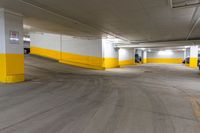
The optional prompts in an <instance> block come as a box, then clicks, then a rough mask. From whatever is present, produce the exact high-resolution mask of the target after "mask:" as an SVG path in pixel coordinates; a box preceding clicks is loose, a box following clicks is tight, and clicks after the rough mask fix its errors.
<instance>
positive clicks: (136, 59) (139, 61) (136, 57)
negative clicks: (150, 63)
mask: <svg viewBox="0 0 200 133" xmlns="http://www.w3.org/2000/svg"><path fill="white" fill-rule="evenodd" d="M135 62H136V63H141V62H142V57H140V56H139V55H138V54H135Z"/></svg>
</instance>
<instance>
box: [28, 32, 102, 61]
mask: <svg viewBox="0 0 200 133" xmlns="http://www.w3.org/2000/svg"><path fill="white" fill-rule="evenodd" d="M30 39H31V46H32V47H37V48H44V49H49V50H55V51H62V52H67V53H71V54H77V55H83V56H94V57H102V40H101V39H91V40H90V39H82V38H74V37H71V36H65V35H58V34H49V33H31V34H30Z"/></svg>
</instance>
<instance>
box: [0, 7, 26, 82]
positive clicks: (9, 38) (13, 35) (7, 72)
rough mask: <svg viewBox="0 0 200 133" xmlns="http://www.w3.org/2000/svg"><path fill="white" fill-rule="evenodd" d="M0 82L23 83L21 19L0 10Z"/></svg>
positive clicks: (19, 16) (11, 13) (16, 15)
mask: <svg viewBox="0 0 200 133" xmlns="http://www.w3.org/2000/svg"><path fill="white" fill-rule="evenodd" d="M0 36H1V39H0V82H3V83H16V82H21V81H24V55H23V18H22V16H21V15H18V14H15V13H13V12H9V11H6V10H5V9H0Z"/></svg>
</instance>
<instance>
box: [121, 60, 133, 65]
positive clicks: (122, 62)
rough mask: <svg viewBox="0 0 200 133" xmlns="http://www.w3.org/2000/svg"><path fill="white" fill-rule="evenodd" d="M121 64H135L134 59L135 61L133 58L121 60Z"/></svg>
mask: <svg viewBox="0 0 200 133" xmlns="http://www.w3.org/2000/svg"><path fill="white" fill-rule="evenodd" d="M119 65H120V66H127V65H134V61H133V59H131V60H123V61H119Z"/></svg>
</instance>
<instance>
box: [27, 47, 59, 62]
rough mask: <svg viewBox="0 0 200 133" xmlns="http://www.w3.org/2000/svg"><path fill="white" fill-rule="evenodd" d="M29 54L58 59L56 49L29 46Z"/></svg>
mask: <svg viewBox="0 0 200 133" xmlns="http://www.w3.org/2000/svg"><path fill="white" fill-rule="evenodd" d="M30 50H31V54H35V55H40V56H43V57H47V58H51V59H56V60H59V59H60V52H59V51H56V50H50V49H45V48H37V47H31V48H30Z"/></svg>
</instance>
